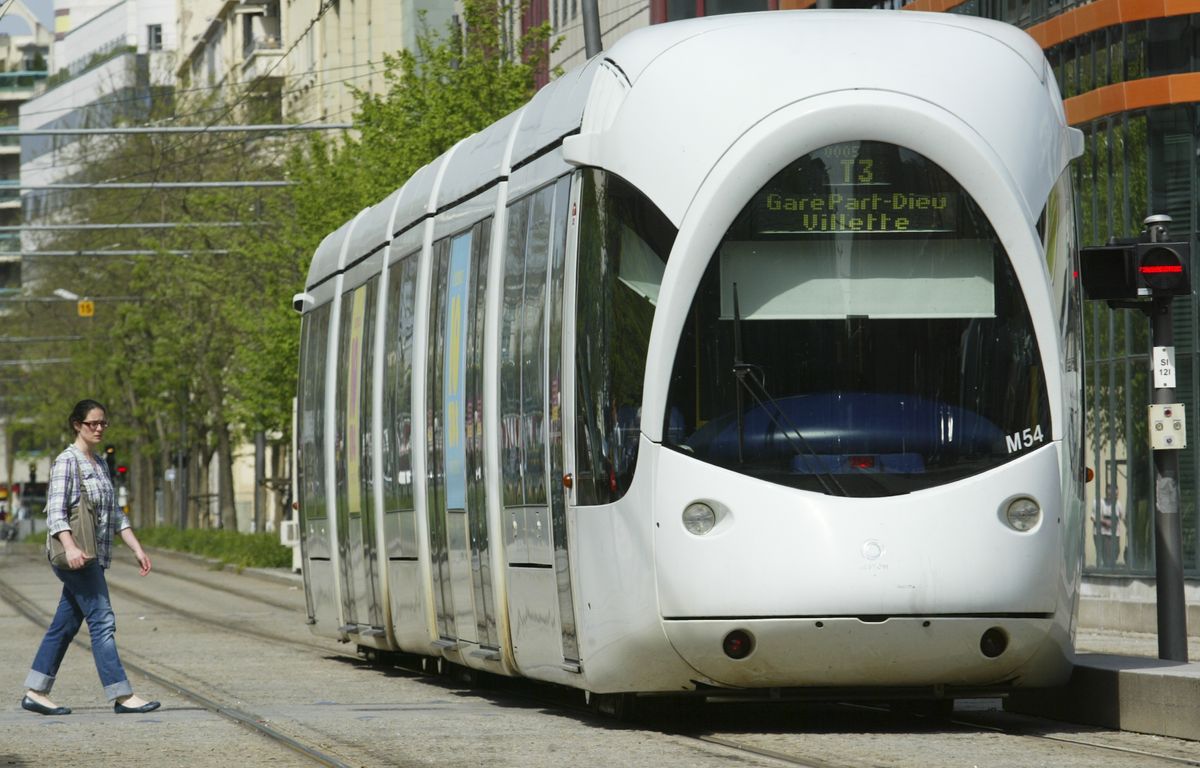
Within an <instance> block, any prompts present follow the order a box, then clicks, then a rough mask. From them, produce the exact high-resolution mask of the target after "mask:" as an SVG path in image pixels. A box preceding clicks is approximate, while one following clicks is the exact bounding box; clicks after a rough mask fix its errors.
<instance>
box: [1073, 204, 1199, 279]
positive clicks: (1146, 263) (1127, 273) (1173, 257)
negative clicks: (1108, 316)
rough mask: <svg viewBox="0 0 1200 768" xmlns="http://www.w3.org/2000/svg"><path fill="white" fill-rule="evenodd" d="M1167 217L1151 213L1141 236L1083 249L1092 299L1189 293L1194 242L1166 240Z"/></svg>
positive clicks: (1081, 264) (1082, 264)
mask: <svg viewBox="0 0 1200 768" xmlns="http://www.w3.org/2000/svg"><path fill="white" fill-rule="evenodd" d="M1169 221H1170V218H1169V217H1167V216H1151V217H1149V218H1147V219H1146V228H1145V230H1143V232H1142V235H1141V237H1139V238H1136V239H1127V240H1116V239H1114V240H1110V241H1109V242H1108V244H1107V245H1099V246H1094V247H1089V248H1081V249H1080V250H1079V270H1080V280H1081V281H1082V283H1083V294H1084V296H1085V297H1086V298H1088V299H1109V300H1114V299H1115V300H1120V299H1126V300H1130V299H1156V298H1166V297H1171V296H1188V295H1190V294H1191V292H1192V280H1191V275H1190V261H1191V245H1190V244H1189V243H1185V242H1166V234H1167V231H1166V224H1167V223H1168V222H1169Z"/></svg>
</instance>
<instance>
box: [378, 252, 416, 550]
mask: <svg viewBox="0 0 1200 768" xmlns="http://www.w3.org/2000/svg"><path fill="white" fill-rule="evenodd" d="M417 260H418V259H417V254H415V253H414V254H409V255H408V256H406V257H404V258H403V259H401V260H400V261H398V262H396V263H395V264H393V265H392V266H391V268H390V269H389V277H388V299H387V319H386V320H385V321H384V328H385V331H384V333H385V339H386V342H385V345H384V353H383V370H384V390H383V423H384V429H383V435H382V440H383V472H384V477H383V506H384V511H385V512H404V511H408V510H411V509H413V474H412V348H413V321H414V310H415V308H416V292H417ZM412 534H413V536H414V537H415V532H412ZM406 540H407V537H406ZM414 540H415V539H414ZM391 545H392V542H389V547H390V546H391ZM389 554H395V555H399V554H400V553H398V552H397V553H392V552H389ZM403 554H405V555H413V554H415V552H404V553H403Z"/></svg>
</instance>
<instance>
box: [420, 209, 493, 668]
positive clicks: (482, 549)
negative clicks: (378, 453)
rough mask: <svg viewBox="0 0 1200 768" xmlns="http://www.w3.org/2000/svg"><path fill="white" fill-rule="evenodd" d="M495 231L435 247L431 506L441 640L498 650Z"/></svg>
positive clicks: (478, 228) (484, 227)
mask: <svg viewBox="0 0 1200 768" xmlns="http://www.w3.org/2000/svg"><path fill="white" fill-rule="evenodd" d="M490 231H491V226H490V221H484V222H481V223H480V224H477V225H475V226H474V227H473V228H472V229H470V230H469V231H467V232H464V233H461V234H459V235H456V236H453V237H450V238H446V239H444V240H440V241H438V242H437V243H436V244H435V245H434V252H433V256H434V263H433V272H432V276H431V285H432V286H433V288H432V290H431V297H430V298H431V301H430V318H429V320H430V322H429V327H430V331H431V336H430V347H429V348H430V354H429V358H428V365H429V370H428V372H427V381H428V386H429V390H428V397H427V400H426V402H427V404H428V409H429V411H428V413H427V415H426V419H427V420H426V424H427V425H428V428H429V429H430V430H431V433H432V434H431V435H430V437H431V439H430V440H429V441H428V445H429V451H430V457H429V462H428V466H429V477H428V488H429V492H428V494H427V499H428V510H429V515H430V520H429V530H430V553H431V558H432V565H433V574H434V582H435V583H434V604H435V609H436V614H437V624H438V634H439V635H440V637H441V640H442V641H443V642H445V643H446V644H447V645H449V644H451V643H454V644H457V643H459V642H464V643H473V644H478V645H480V646H482V647H484V648H497V647H498V644H497V635H496V618H495V611H494V607H493V599H492V573H491V566H490V560H489V541H488V528H487V506H486V496H485V486H484V479H483V465H484V461H483V428H482V423H481V420H482V415H483V414H482V403H483V323H484V311H483V308H484V306H485V303H486V301H485V299H486V296H485V290H486V275H487V247H488V242H489V239H490Z"/></svg>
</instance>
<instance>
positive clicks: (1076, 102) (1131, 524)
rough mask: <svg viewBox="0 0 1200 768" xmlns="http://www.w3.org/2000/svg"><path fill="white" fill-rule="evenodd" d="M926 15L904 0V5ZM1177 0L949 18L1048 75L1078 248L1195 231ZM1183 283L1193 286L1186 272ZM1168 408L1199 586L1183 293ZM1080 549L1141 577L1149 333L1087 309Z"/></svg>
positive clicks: (1118, 314)
mask: <svg viewBox="0 0 1200 768" xmlns="http://www.w3.org/2000/svg"><path fill="white" fill-rule="evenodd" d="M919 5H925V3H913V4H911V6H912V7H917V6H919ZM1188 5H1189V4H1182V5H1181V6H1172V4H1169V3H1153V4H1151V3H1147V4H1144V5H1141V6H1140V7H1138V8H1132V7H1128V4H1125V6H1124V7H1123V6H1122V5H1121V4H1119V3H1117V2H1116V1H1115V0H1097V2H1091V3H1086V4H1085V3H1073V2H1052V1H1051V0H1035V1H1034V2H1007V1H1005V0H973V1H972V2H969V3H963V4H961V5H956V6H953V7H949V8H945V9H939V8H930V10H948V11H951V12H957V13H970V14H976V15H981V16H987V17H990V18H995V19H999V20H1002V21H1007V22H1009V23H1013V24H1016V25H1018V26H1021V27H1023V28H1025V29H1027V30H1028V31H1029V32H1030V34H1032V35H1033V36H1034V38H1035V39H1036V40H1038V42H1039V43H1041V44H1042V47H1043V49H1044V50H1045V52H1046V58H1047V59H1048V60H1049V61H1050V63H1051V65H1052V66H1053V67H1054V73H1055V76H1056V78H1057V80H1058V85H1059V88H1060V89H1061V91H1062V93H1063V99H1064V102H1065V106H1066V110H1067V118H1068V120H1069V121H1070V122H1071V124H1072V125H1074V126H1075V127H1077V128H1079V129H1080V130H1082V131H1083V133H1084V136H1085V139H1086V143H1085V150H1084V154H1083V156H1082V157H1081V158H1079V159H1078V160H1076V161H1075V163H1074V177H1075V184H1076V200H1077V201H1078V203H1077V204H1078V216H1079V224H1080V230H1079V236H1080V242H1081V244H1082V245H1085V246H1086V245H1101V244H1103V243H1105V242H1106V241H1107V240H1108V239H1109V238H1111V237H1117V238H1123V237H1135V236H1137V235H1138V234H1139V233H1140V232H1141V230H1142V226H1143V224H1142V223H1143V220H1144V219H1145V218H1146V217H1147V216H1149V215H1153V214H1167V215H1169V216H1170V217H1171V219H1172V221H1171V225H1170V239H1172V240H1179V241H1185V242H1189V243H1192V247H1193V250H1195V247H1196V246H1195V242H1196V228H1197V213H1196V200H1197V159H1196V153H1197V151H1198V149H1200V147H1198V145H1197V127H1198V126H1200V114H1198V111H1197V104H1198V103H1200V62H1198V60H1197V52H1198V45H1197V41H1198V40H1200V14H1178V15H1171V10H1170V9H1171V8H1173V7H1175V8H1180V7H1183V8H1186V6H1188ZM1192 280H1193V287H1194V286H1195V283H1196V274H1195V270H1193V272H1192ZM1172 309H1173V316H1174V329H1173V330H1174V337H1175V339H1174V340H1175V354H1176V376H1177V379H1176V399H1177V401H1178V402H1181V403H1183V404H1184V406H1185V409H1186V412H1187V413H1190V414H1191V415H1192V419H1191V420H1190V422H1189V423H1188V432H1189V433H1190V434H1189V435H1188V447H1187V449H1186V450H1183V451H1181V452H1180V455H1179V466H1180V500H1179V509H1180V513H1181V522H1182V528H1183V566H1184V571H1185V573H1186V574H1187V575H1188V576H1190V577H1192V578H1195V577H1197V576H1200V543H1198V540H1197V530H1198V528H1200V507H1198V502H1200V495H1198V493H1197V490H1198V489H1197V482H1198V480H1200V451H1197V447H1198V446H1200V430H1198V428H1200V410H1197V409H1198V408H1200V376H1198V375H1197V374H1198V371H1197V355H1196V351H1197V349H1196V339H1197V317H1198V311H1197V310H1198V306H1197V297H1196V295H1195V294H1193V295H1192V296H1188V297H1180V298H1177V299H1176V300H1175V302H1174V305H1173V307H1172ZM1085 323H1086V338H1087V341H1086V345H1087V350H1086V358H1087V368H1086V375H1085V382H1086V383H1085V399H1086V401H1087V430H1086V434H1087V457H1088V458H1087V461H1088V465H1089V466H1090V467H1092V468H1093V469H1094V470H1095V473H1096V477H1095V480H1094V481H1093V482H1092V483H1090V484H1089V485H1088V497H1087V498H1088V510H1087V520H1088V526H1089V536H1088V539H1089V542H1088V549H1087V552H1088V555H1087V562H1086V568H1087V570H1089V571H1091V572H1093V573H1111V574H1127V575H1133V576H1152V575H1153V573H1154V507H1155V504H1154V465H1153V459H1152V457H1151V453H1150V450H1149V446H1148V442H1149V440H1148V429H1149V425H1148V418H1147V404H1148V403H1149V402H1150V397H1151V386H1152V384H1151V365H1150V352H1151V341H1150V325H1149V320H1148V318H1147V317H1146V316H1145V315H1144V314H1142V313H1141V312H1138V311H1131V310H1121V309H1116V310H1114V309H1110V308H1109V307H1108V306H1107V305H1106V304H1105V302H1088V306H1087V308H1086V311H1085Z"/></svg>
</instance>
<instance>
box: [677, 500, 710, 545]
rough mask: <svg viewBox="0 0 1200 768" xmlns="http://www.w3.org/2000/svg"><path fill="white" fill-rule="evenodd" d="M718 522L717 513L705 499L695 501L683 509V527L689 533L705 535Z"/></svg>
mask: <svg viewBox="0 0 1200 768" xmlns="http://www.w3.org/2000/svg"><path fill="white" fill-rule="evenodd" d="M716 524H717V513H716V511H715V510H713V508H712V507H710V506H708V505H707V504H705V503H704V502H703V501H694V502H692V503H691V504H688V505H687V508H686V509H684V510H683V527H684V528H686V529H687V531H688V533H692V534H695V535H696V536H703V535H704V534H706V533H708V532H709V531H711V530H712V529H713V526H714V525H716Z"/></svg>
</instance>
